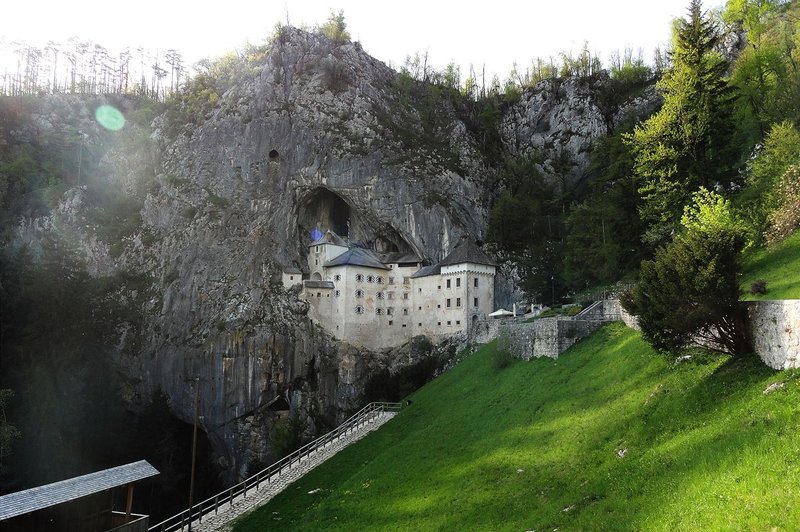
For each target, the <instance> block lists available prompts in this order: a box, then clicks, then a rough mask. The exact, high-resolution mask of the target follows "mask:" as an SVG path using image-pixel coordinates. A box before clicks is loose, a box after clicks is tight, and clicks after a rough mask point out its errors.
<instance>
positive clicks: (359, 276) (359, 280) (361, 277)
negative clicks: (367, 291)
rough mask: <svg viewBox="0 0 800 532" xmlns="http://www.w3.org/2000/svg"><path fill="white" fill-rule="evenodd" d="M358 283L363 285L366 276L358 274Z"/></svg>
mask: <svg viewBox="0 0 800 532" xmlns="http://www.w3.org/2000/svg"><path fill="white" fill-rule="evenodd" d="M356 281H358V282H359V283H363V282H364V275H363V274H361V273H357V274H356Z"/></svg>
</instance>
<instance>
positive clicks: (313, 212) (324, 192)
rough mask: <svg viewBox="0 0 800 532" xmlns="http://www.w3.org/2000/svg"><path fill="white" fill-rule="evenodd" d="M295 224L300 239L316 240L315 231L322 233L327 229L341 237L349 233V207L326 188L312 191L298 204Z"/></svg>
mask: <svg viewBox="0 0 800 532" xmlns="http://www.w3.org/2000/svg"><path fill="white" fill-rule="evenodd" d="M297 224H298V227H299V229H300V231H301V233H300V234H301V235H302V236H301V238H303V237H305V238H308V239H309V243H310V242H311V241H313V240H316V238H315V237H314V236H313V235H315V234H316V233H315V231H320V232H322V233H324V232H325V231H327V230H328V229H330V230H331V231H333V232H334V233H336V234H338V235H339V236H342V237H347V236H349V232H350V205H348V204H347V202H346V201H344V200H343V199H342V197H341V196H339V195H338V194H334V193H333V192H331V191H330V190H328V189H327V188H317V189H314V190H313V191H312V192H311V193H310V194H309V195H308V196H306V197H305V198H304V199H303V201H302V202H301V203H300V207H299V214H298V217H297Z"/></svg>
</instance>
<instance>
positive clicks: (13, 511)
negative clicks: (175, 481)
mask: <svg viewBox="0 0 800 532" xmlns="http://www.w3.org/2000/svg"><path fill="white" fill-rule="evenodd" d="M155 475H158V470H157V469H156V468H154V467H153V466H151V465H150V464H149V463H148V462H147V461H145V460H140V461H138V462H133V463H131V464H126V465H122V466H118V467H112V468H111V469H105V470H103V471H96V472H94V473H89V474H88V475H83V476H80V477H74V478H69V479H67V480H61V481H59V482H53V483H52V484H46V485H44V486H38V487H35V488H31V489H27V490H22V491H17V492H15V493H9V494H8V495H3V496H2V497H0V521H3V520H5V519H10V518H12V517H16V516H18V515H23V514H27V513H30V512H35V511H37V510H42V509H44V508H49V507H50V506H55V505H56V504H61V503H65V502H69V501H72V500H75V499H79V498H81V497H86V496H87V495H92V494H94V493H99V492H101V491H105V490H110V489H112V488H116V487H118V486H124V485H126V484H129V483H131V482H136V481H137V480H144V479H146V478H149V477H152V476H155Z"/></svg>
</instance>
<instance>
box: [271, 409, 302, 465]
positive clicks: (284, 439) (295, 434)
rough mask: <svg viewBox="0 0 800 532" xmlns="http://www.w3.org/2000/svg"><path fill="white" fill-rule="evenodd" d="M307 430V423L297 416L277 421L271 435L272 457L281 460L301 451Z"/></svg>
mask: <svg viewBox="0 0 800 532" xmlns="http://www.w3.org/2000/svg"><path fill="white" fill-rule="evenodd" d="M305 430H306V424H305V422H303V421H302V420H301V419H300V418H299V417H298V416H296V415H291V416H289V418H288V419H280V420H278V421H276V422H275V424H274V425H273V426H272V430H271V431H270V435H269V439H270V443H271V444H272V455H273V456H274V457H275V458H276V459H280V458H283V457H284V456H287V455H289V454H291V453H292V452H294V451H296V450H297V449H299V448H300V445H301V444H302V441H303V440H302V437H303V432H304V431H305Z"/></svg>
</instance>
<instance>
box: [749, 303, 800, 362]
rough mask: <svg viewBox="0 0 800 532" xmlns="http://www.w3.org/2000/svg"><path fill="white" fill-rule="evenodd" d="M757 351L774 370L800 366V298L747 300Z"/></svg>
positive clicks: (754, 345) (751, 330)
mask: <svg viewBox="0 0 800 532" xmlns="http://www.w3.org/2000/svg"><path fill="white" fill-rule="evenodd" d="M746 305H747V314H748V317H749V326H750V334H751V335H752V338H753V347H754V349H755V352H756V354H757V355H758V356H759V357H761V360H763V361H764V363H765V364H766V365H768V366H769V367H771V368H773V369H790V368H798V367H800V299H785V300H781V301H748V302H747V303H746Z"/></svg>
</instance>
